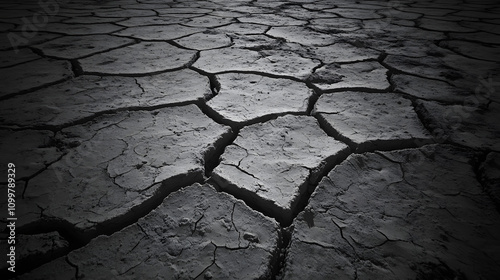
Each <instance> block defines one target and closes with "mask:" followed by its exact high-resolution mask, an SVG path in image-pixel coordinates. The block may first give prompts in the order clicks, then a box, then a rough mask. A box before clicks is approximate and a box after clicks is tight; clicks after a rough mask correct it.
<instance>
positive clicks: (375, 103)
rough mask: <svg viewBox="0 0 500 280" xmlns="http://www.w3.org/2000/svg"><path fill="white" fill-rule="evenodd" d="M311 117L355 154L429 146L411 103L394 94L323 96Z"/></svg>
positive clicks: (344, 93) (426, 135)
mask: <svg viewBox="0 0 500 280" xmlns="http://www.w3.org/2000/svg"><path fill="white" fill-rule="evenodd" d="M313 113H314V114H317V115H318V118H319V120H320V122H322V123H323V124H324V127H325V129H326V130H327V132H328V133H330V135H334V136H335V137H337V139H341V140H342V141H345V142H346V143H348V144H349V145H350V146H351V148H352V149H353V150H354V151H356V152H358V153H361V152H365V151H368V150H391V149H402V148H409V147H416V146H421V145H423V144H425V143H430V142H432V136H431V135H430V134H429V133H428V132H427V130H426V129H425V128H424V126H423V125H422V123H421V122H420V120H419V119H418V116H417V114H416V112H415V111H414V109H413V106H412V104H411V101H410V100H408V99H405V98H403V97H401V96H398V95H397V94H394V93H366V92H339V93H329V94H323V95H321V96H320V97H319V99H318V101H317V102H316V105H315V108H314V111H313Z"/></svg>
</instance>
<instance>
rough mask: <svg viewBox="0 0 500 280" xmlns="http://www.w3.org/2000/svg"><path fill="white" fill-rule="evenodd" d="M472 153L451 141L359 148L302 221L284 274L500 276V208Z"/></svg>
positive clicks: (393, 278)
mask: <svg viewBox="0 0 500 280" xmlns="http://www.w3.org/2000/svg"><path fill="white" fill-rule="evenodd" d="M471 156H472V155H470V154H469V153H468V152H467V151H466V150H461V149H458V148H454V147H452V146H447V145H430V146H426V147H423V148H420V149H409V150H400V151H392V152H383V153H366V154H362V155H359V154H356V155H352V156H350V157H349V158H348V159H347V160H346V161H344V162H343V163H341V164H340V165H338V166H337V167H335V168H334V169H333V170H332V171H331V172H330V173H329V174H328V176H327V177H324V179H323V180H322V181H321V182H320V184H319V185H318V187H317V188H316V190H315V192H314V193H313V195H312V197H311V199H310V200H309V205H308V206H307V207H306V209H305V210H304V211H303V212H301V213H300V214H299V215H298V216H297V218H296V219H295V220H294V230H293V233H292V237H291V243H290V246H289V248H288V254H287V257H286V261H285V262H286V264H285V267H284V273H283V274H284V278H283V279H388V280H399V279H495V277H496V276H495V275H500V266H498V264H499V263H500V253H499V252H500V238H499V237H498V234H497V233H498V232H499V231H500V215H499V213H498V212H497V211H496V209H495V207H494V205H493V203H492V201H491V200H490V198H489V197H488V196H487V195H486V194H485V193H483V192H482V190H481V186H480V185H479V183H478V182H477V181H476V175H475V172H474V168H473V166H471V165H470V164H469V162H470V160H471ZM442 275H447V278H441V276H442Z"/></svg>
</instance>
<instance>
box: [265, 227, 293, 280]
mask: <svg viewBox="0 0 500 280" xmlns="http://www.w3.org/2000/svg"><path fill="white" fill-rule="evenodd" d="M292 231H293V226H289V227H281V229H280V231H279V234H280V238H279V243H278V249H277V256H276V257H275V259H273V261H272V266H271V273H272V274H271V277H270V279H271V280H280V279H282V274H283V273H284V271H283V270H284V268H285V263H286V255H287V251H288V247H289V246H290V240H291V238H292Z"/></svg>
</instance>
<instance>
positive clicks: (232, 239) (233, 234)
mask: <svg viewBox="0 0 500 280" xmlns="http://www.w3.org/2000/svg"><path fill="white" fill-rule="evenodd" d="M279 236H280V233H279V226H278V224H277V223H276V222H275V221H274V220H272V219H270V218H267V217H265V216H264V215H262V214H260V213H258V212H256V211H254V210H252V209H250V208H249V207H248V206H246V205H245V204H244V203H243V202H242V201H240V200H237V199H235V198H233V197H232V196H230V195H228V194H225V193H221V192H217V191H216V190H215V189H214V188H212V187H211V186H210V185H203V186H202V185H199V184H194V185H192V186H189V187H186V188H184V189H181V190H179V191H177V192H175V193H172V194H170V195H169V196H168V197H167V198H166V199H165V200H164V201H163V203H162V204H161V205H160V206H159V207H158V208H157V209H155V210H154V211H152V212H151V213H149V214H148V215H147V216H145V217H143V218H141V219H140V220H139V221H138V222H137V223H135V224H133V225H131V226H128V227H127V228H125V229H123V230H121V231H119V232H116V233H114V234H113V235H111V236H100V237H97V238H96V239H94V240H92V241H91V242H90V243H89V244H88V245H87V246H85V247H83V248H81V249H78V250H75V251H73V252H71V253H70V254H69V255H68V256H67V260H68V262H66V261H64V259H63V258H60V259H56V260H55V261H53V262H51V263H48V264H46V265H44V266H42V267H40V268H38V269H36V270H34V271H33V272H32V273H28V274H25V275H23V276H22V277H21V278H20V279H30V280H34V279H69V278H64V277H65V276H62V275H60V274H59V273H60V272H61V271H63V272H66V271H71V270H72V269H73V271H74V269H75V268H77V269H78V272H77V273H76V274H74V275H76V277H77V278H78V279H103V278H107V279H116V278H121V279H270V277H271V272H272V265H273V263H274V261H275V260H276V257H277V254H278V251H279V250H278V245H279V242H280V237H279ZM69 263H71V265H70V264H69ZM75 272H76V271H75ZM74 275H73V277H74Z"/></svg>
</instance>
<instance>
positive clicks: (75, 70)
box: [70, 59, 83, 77]
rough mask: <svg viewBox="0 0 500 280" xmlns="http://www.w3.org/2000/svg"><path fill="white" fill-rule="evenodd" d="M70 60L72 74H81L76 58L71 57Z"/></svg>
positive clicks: (76, 75) (80, 67)
mask: <svg viewBox="0 0 500 280" xmlns="http://www.w3.org/2000/svg"><path fill="white" fill-rule="evenodd" d="M70 62H71V70H73V74H74V75H75V77H78V76H81V75H83V69H82V66H81V65H80V63H79V62H78V60H76V59H72V60H70Z"/></svg>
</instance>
